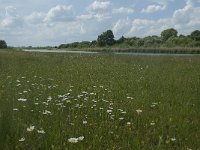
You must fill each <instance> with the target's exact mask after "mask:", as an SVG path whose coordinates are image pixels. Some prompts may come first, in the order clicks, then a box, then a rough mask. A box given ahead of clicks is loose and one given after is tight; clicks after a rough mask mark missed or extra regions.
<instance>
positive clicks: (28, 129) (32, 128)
mask: <svg viewBox="0 0 200 150" xmlns="http://www.w3.org/2000/svg"><path fill="white" fill-rule="evenodd" d="M34 129H35V126H30V127H29V128H27V131H28V132H32V131H33V130H34Z"/></svg>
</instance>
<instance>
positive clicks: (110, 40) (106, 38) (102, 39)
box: [97, 30, 115, 46]
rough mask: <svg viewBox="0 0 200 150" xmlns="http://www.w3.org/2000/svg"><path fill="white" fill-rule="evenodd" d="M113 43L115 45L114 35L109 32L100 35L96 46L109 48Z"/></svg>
mask: <svg viewBox="0 0 200 150" xmlns="http://www.w3.org/2000/svg"><path fill="white" fill-rule="evenodd" d="M114 43H115V40H114V34H113V32H112V31H111V30H108V31H106V32H104V33H102V34H101V35H99V36H98V38H97V44H98V45H99V46H111V45H114Z"/></svg>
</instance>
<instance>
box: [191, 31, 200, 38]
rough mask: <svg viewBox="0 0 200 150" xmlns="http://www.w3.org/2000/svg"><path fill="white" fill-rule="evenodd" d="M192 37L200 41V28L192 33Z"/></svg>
mask: <svg viewBox="0 0 200 150" xmlns="http://www.w3.org/2000/svg"><path fill="white" fill-rule="evenodd" d="M190 37H191V39H193V40H195V41H200V31H199V30H195V31H193V32H192V33H191V34H190Z"/></svg>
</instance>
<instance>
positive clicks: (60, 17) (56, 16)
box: [44, 5, 73, 22]
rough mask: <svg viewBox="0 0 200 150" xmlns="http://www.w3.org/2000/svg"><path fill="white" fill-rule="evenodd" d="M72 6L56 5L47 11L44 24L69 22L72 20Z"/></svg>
mask: <svg viewBox="0 0 200 150" xmlns="http://www.w3.org/2000/svg"><path fill="white" fill-rule="evenodd" d="M72 14H73V11H72V5H69V6H66V5H57V6H55V7H53V8H51V9H50V10H49V12H48V13H47V14H46V17H45V18H44V22H57V21H70V20H72V19H73V17H72V16H73V15H72Z"/></svg>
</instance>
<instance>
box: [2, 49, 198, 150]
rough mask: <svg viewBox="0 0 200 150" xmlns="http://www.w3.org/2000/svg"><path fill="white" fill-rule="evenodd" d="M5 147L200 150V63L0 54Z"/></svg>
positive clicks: (109, 56)
mask: <svg viewBox="0 0 200 150" xmlns="http://www.w3.org/2000/svg"><path fill="white" fill-rule="evenodd" d="M0 149H2V150H11V149H30V150H32V149H33V150H35V149H52V150H64V149H68V150H90V149H91V150H111V149H113V150H137V149H138V150H139V149H147V150H149V149H158V150H160V149H180V150H199V149H200V57H198V56H196V57H195V56H193V57H192V56H191V57H174V56H171V57H170V56H160V57H158V56H125V55H112V54H82V55H80V54H52V53H51V54H48V53H26V52H21V51H9V50H7V51H5V50H1V51H0Z"/></svg>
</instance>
